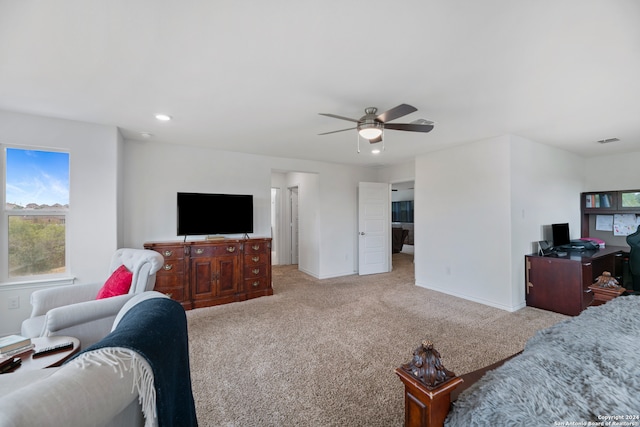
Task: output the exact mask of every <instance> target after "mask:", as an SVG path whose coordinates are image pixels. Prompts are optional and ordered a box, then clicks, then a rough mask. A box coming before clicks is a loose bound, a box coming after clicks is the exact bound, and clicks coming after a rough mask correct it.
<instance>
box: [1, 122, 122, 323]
mask: <svg viewBox="0 0 640 427" xmlns="http://www.w3.org/2000/svg"><path fill="white" fill-rule="evenodd" d="M0 144H8V145H12V146H21V147H25V148H39V149H63V150H67V151H68V152H69V153H70V154H69V155H70V165H69V167H70V184H69V185H70V192H71V194H70V201H69V204H70V213H69V218H68V241H67V244H68V250H69V265H68V266H67V267H68V271H69V275H70V276H72V277H74V278H75V280H76V283H92V282H97V281H104V280H105V279H106V274H107V272H108V269H109V261H110V259H111V255H112V254H113V252H114V251H115V250H116V249H117V248H118V247H119V241H118V236H119V234H120V232H119V229H118V216H117V210H118V206H119V205H118V194H117V193H118V191H117V187H118V176H117V175H118V173H117V172H118V164H117V156H118V145H119V132H118V130H117V128H115V127H113V126H101V125H94V124H89V123H81V122H75V121H68V120H59V119H51V118H46V117H38V116H31V115H26V114H18V113H13V112H6V111H0ZM48 286H51V284H50V283H47V282H45V283H39V284H0V335H5V334H9V333H15V332H18V331H19V329H20V323H21V322H22V319H24V318H26V317H28V316H29V313H30V312H31V306H30V304H29V297H30V295H31V292H32V291H33V290H35V289H36V288H42V287H48ZM16 296H17V297H19V298H20V307H19V308H18V309H14V310H9V309H8V301H7V299H8V298H13V297H16Z"/></svg>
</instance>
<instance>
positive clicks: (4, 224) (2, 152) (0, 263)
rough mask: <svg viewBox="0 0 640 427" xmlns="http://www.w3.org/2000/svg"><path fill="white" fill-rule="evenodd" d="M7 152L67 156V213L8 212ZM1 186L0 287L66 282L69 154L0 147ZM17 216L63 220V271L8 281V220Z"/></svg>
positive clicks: (63, 211) (39, 148)
mask: <svg viewBox="0 0 640 427" xmlns="http://www.w3.org/2000/svg"><path fill="white" fill-rule="evenodd" d="M7 149H17V150H25V151H43V152H50V153H64V154H66V155H67V156H68V162H69V171H68V178H69V205H68V207H67V208H66V209H56V208H51V209H38V210H29V211H15V210H9V209H7V193H6V189H7V182H6V181H7ZM0 185H1V186H2V197H1V198H0V202H1V203H2V208H1V209H2V214H1V215H0V230H2V232H1V233H0V284H13V283H24V282H27V283H28V282H33V283H41V282H43V281H59V280H60V279H67V278H68V277H70V267H69V266H70V264H69V259H70V256H69V253H70V248H69V241H70V240H69V236H70V225H71V224H70V221H69V219H70V217H71V215H70V214H71V153H70V152H69V150H65V149H59V148H51V147H37V146H27V145H15V144H2V143H0ZM17 212H21V213H20V215H21V216H63V217H64V224H65V228H64V239H65V242H64V249H65V255H64V260H65V261H64V264H65V265H64V267H65V268H64V271H62V272H59V273H45V274H32V275H25V276H17V277H9V217H10V216H12V215H16V213H17Z"/></svg>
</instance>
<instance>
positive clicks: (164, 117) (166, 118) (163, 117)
mask: <svg viewBox="0 0 640 427" xmlns="http://www.w3.org/2000/svg"><path fill="white" fill-rule="evenodd" d="M156 119H158V120H160V121H161V122H168V121H169V120H171V116H169V115H167V114H156Z"/></svg>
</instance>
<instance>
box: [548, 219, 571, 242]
mask: <svg viewBox="0 0 640 427" xmlns="http://www.w3.org/2000/svg"><path fill="white" fill-rule="evenodd" d="M551 233H552V235H553V246H562V245H568V244H569V243H571V239H570V237H569V224H568V223H563V224H551Z"/></svg>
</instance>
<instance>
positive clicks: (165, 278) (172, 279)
mask: <svg viewBox="0 0 640 427" xmlns="http://www.w3.org/2000/svg"><path fill="white" fill-rule="evenodd" d="M161 271H162V270H161ZM161 271H159V272H158V273H157V274H156V284H155V286H154V287H153V289H154V290H156V291H159V292H160V289H165V288H173V287H176V286H183V283H184V276H182V275H180V274H166V273H162V272H161Z"/></svg>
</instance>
